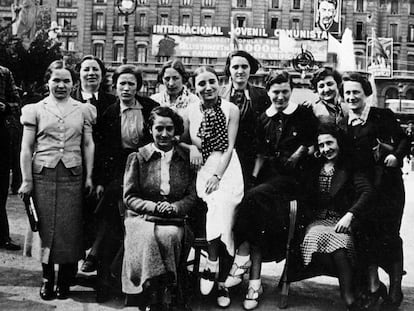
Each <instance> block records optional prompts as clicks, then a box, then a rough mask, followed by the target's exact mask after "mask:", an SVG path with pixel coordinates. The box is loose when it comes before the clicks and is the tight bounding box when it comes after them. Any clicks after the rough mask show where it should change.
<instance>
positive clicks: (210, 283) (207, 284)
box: [200, 268, 216, 296]
mask: <svg viewBox="0 0 414 311" xmlns="http://www.w3.org/2000/svg"><path fill="white" fill-rule="evenodd" d="M215 281H216V272H211V270H210V269H209V268H208V269H204V271H203V272H202V274H201V279H200V292H201V294H202V295H204V296H206V295H208V294H210V293H211V291H212V289H213V287H214V282H215Z"/></svg>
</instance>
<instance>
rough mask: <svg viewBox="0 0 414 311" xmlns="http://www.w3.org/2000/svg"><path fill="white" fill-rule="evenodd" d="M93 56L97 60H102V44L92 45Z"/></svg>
mask: <svg viewBox="0 0 414 311" xmlns="http://www.w3.org/2000/svg"><path fill="white" fill-rule="evenodd" d="M93 55H95V56H96V57H98V58H99V59H102V60H103V59H104V45H103V44H102V43H97V44H94V46H93Z"/></svg>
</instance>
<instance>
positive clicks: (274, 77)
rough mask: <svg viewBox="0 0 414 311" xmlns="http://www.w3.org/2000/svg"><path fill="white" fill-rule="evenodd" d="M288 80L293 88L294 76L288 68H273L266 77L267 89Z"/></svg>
mask: <svg viewBox="0 0 414 311" xmlns="http://www.w3.org/2000/svg"><path fill="white" fill-rule="evenodd" d="M286 82H288V83H289V85H290V88H291V89H293V81H292V76H291V75H290V74H289V73H288V72H287V71H286V70H272V71H270V72H269V74H268V75H267V77H266V79H265V83H266V91H269V89H270V87H271V86H272V85H273V84H276V83H277V84H281V83H286Z"/></svg>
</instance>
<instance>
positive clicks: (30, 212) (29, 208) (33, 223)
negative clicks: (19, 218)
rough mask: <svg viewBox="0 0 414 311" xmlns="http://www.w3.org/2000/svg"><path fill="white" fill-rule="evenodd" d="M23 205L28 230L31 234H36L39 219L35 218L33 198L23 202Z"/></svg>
mask: <svg viewBox="0 0 414 311" xmlns="http://www.w3.org/2000/svg"><path fill="white" fill-rule="evenodd" d="M24 205H25V208H26V213H27V217H28V218H29V223H30V228H31V229H32V231H33V232H36V231H38V229H39V228H38V225H39V218H38V217H37V212H36V208H35V205H34V203H33V198H32V197H29V199H27V200H24Z"/></svg>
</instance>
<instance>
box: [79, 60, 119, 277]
mask: <svg viewBox="0 0 414 311" xmlns="http://www.w3.org/2000/svg"><path fill="white" fill-rule="evenodd" d="M76 71H77V72H79V78H80V79H79V82H80V83H79V84H78V85H77V86H76V87H75V88H74V90H73V92H72V97H73V98H74V99H76V100H79V101H80V102H83V103H86V102H87V103H90V104H92V105H93V106H95V108H96V111H97V120H96V124H95V125H94V127H93V139H94V142H95V148H96V152H95V155H99V154H100V152H99V148H100V146H101V144H102V135H103V134H102V133H101V131H100V128H102V126H103V125H102V115H103V112H104V111H105V110H106V108H108V106H109V105H111V104H113V103H114V102H115V100H116V98H115V96H113V95H112V94H109V93H107V92H106V91H105V86H104V78H105V74H106V68H105V66H104V64H103V62H102V61H101V60H100V59H99V58H98V57H96V56H93V55H86V56H84V57H83V58H82V59H81V61H80V62H79V64H77V66H76ZM94 163H95V168H94V170H93V176H92V177H93V179H95V180H96V178H97V176H96V174H97V173H98V172H99V171H100V170H99V169H98V168H97V166H99V165H100V164H101V161H99V159H95V161H94ZM98 178H99V177H98ZM102 194H103V188H102V187H98V188H97V189H96V195H97V199H100V198H101V197H102ZM85 205H86V206H85V220H84V223H85V240H86V241H87V243H86V244H87V245H85V247H86V248H89V247H90V246H91V244H92V243H93V244H92V247H91V250H90V251H89V254H88V256H87V257H86V259H85V260H84V262H83V264H82V266H81V270H82V271H83V272H93V271H95V270H96V265H97V256H98V254H97V253H98V250H99V247H100V243H101V242H102V232H101V231H102V230H101V228H100V223H99V221H97V222H96V224H95V223H94V222H95V219H94V218H95V215H94V210H95V209H96V205H97V202H96V200H95V199H93V198H90V197H87V198H85ZM95 226H97V228H95ZM95 230H96V231H97V232H94V231H95Z"/></svg>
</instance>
